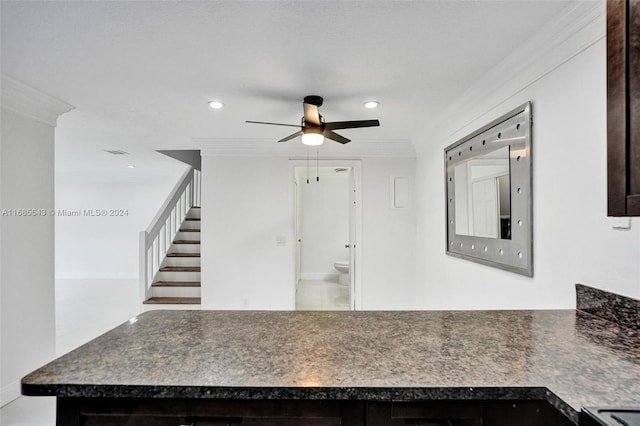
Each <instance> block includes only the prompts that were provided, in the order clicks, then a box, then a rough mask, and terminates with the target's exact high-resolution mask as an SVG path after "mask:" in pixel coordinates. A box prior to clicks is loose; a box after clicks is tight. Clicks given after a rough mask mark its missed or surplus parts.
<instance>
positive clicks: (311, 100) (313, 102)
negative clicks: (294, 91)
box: [304, 95, 323, 107]
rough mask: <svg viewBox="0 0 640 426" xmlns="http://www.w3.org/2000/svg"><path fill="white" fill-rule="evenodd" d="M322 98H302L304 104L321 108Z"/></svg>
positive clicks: (310, 96)
mask: <svg viewBox="0 0 640 426" xmlns="http://www.w3.org/2000/svg"><path fill="white" fill-rule="evenodd" d="M322 101H323V99H322V96H317V95H309V96H305V97H304V103H305V104H309V105H315V106H317V107H321V106H322Z"/></svg>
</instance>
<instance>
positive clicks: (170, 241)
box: [139, 167, 202, 310]
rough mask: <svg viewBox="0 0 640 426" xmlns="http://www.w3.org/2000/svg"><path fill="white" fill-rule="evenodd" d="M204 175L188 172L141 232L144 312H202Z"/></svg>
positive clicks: (195, 171)
mask: <svg viewBox="0 0 640 426" xmlns="http://www.w3.org/2000/svg"><path fill="white" fill-rule="evenodd" d="M200 181H201V177H200V171H199V170H195V169H193V168H192V167H190V168H189V169H187V170H186V171H185V172H184V173H183V175H182V176H181V177H180V180H179V181H178V182H177V183H176V185H175V186H174V188H173V189H172V190H171V192H170V193H169V195H168V197H167V199H166V200H165V202H164V203H163V205H162V206H161V207H160V210H159V211H158V213H157V214H156V216H155V217H154V218H153V220H152V221H151V224H150V225H149V226H148V227H147V229H146V230H144V231H140V239H139V242H140V243H139V259H140V261H139V265H140V301H141V302H142V305H143V306H144V308H143V310H150V309H158V308H162V309H171V308H173V309H200V305H201V300H202V299H201V292H200Z"/></svg>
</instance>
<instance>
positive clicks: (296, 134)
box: [278, 130, 302, 142]
mask: <svg viewBox="0 0 640 426" xmlns="http://www.w3.org/2000/svg"><path fill="white" fill-rule="evenodd" d="M298 136H302V130H300V131H299V132H295V133H294V134H292V135H289V136H287V137H286V138H284V139H280V140H279V141H278V142H286V141H290V140H291V139H295V138H297V137H298Z"/></svg>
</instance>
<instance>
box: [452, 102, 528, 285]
mask: <svg viewBox="0 0 640 426" xmlns="http://www.w3.org/2000/svg"><path fill="white" fill-rule="evenodd" d="M531 127H532V119H531V102H527V103H525V104H524V105H521V106H520V107H518V108H516V109H514V110H513V111H511V112H509V113H507V114H505V115H503V116H502V117H500V118H498V119H496V120H494V121H492V122H491V123H489V124H487V125H486V126H483V127H482V128H480V129H478V130H477V131H475V132H473V133H472V134H470V135H468V136H465V137H464V138H462V139H460V140H459V141H457V142H455V143H454V144H452V145H449V146H448V147H446V148H445V150H444V154H445V188H446V190H445V193H446V200H445V202H446V211H447V215H446V217H447V223H446V230H447V248H446V253H447V254H448V255H450V256H455V257H459V258H463V259H467V260H470V261H473V262H478V263H482V264H485V265H489V266H494V267H496V268H500V269H504V270H507V271H511V272H515V273H518V274H522V275H526V276H529V277H531V276H533V237H532V235H533V222H532V216H533V214H532V205H533V203H532V194H533V192H532V176H531Z"/></svg>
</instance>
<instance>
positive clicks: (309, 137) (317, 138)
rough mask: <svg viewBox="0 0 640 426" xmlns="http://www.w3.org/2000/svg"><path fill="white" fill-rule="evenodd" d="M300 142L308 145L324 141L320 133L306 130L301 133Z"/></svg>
mask: <svg viewBox="0 0 640 426" xmlns="http://www.w3.org/2000/svg"><path fill="white" fill-rule="evenodd" d="M302 143H303V144H305V145H309V146H318V145H322V144H323V143H324V136H323V135H322V133H316V132H306V133H304V134H303V135H302Z"/></svg>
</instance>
